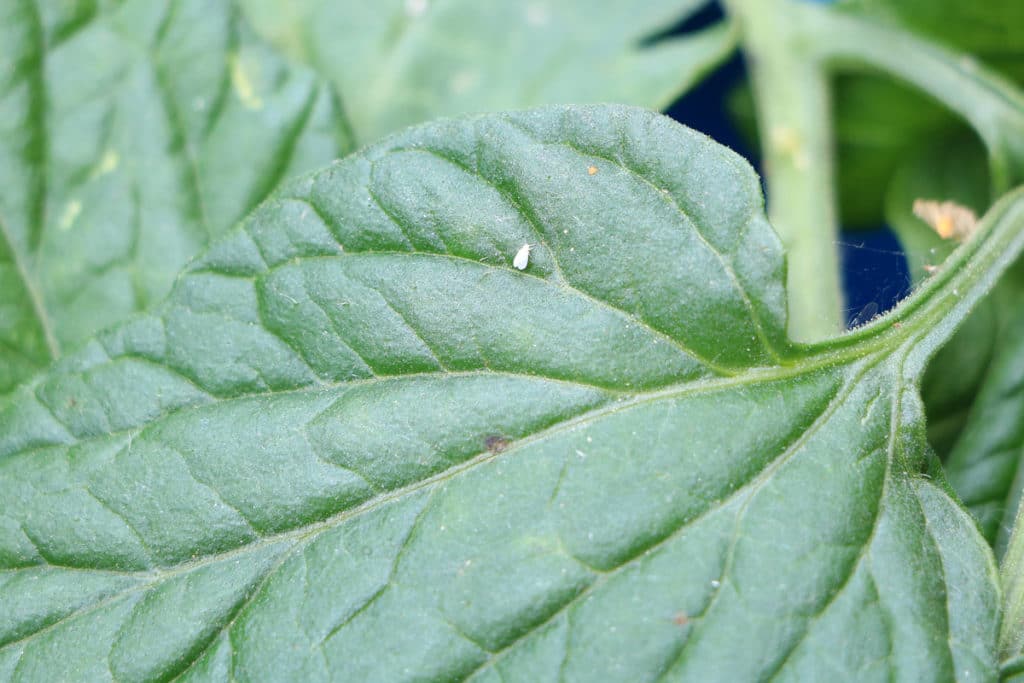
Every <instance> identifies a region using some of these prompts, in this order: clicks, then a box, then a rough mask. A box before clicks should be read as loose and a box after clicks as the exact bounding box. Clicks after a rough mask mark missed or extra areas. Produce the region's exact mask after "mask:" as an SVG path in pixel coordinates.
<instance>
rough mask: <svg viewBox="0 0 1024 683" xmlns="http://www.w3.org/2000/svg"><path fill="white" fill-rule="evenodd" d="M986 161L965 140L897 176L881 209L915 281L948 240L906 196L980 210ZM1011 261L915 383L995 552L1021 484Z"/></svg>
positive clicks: (935, 436) (1018, 327)
mask: <svg viewBox="0 0 1024 683" xmlns="http://www.w3.org/2000/svg"><path fill="white" fill-rule="evenodd" d="M987 192H988V182H987V174H986V172H985V159H984V156H983V155H982V154H981V152H980V150H978V149H977V147H976V145H974V144H972V143H971V141H961V142H959V143H957V142H952V143H950V144H948V145H946V146H945V147H943V148H932V149H930V150H925V151H922V152H921V153H920V154H918V155H917V156H916V157H915V158H913V159H910V160H908V161H907V163H906V164H905V165H904V167H903V168H902V169H900V171H899V172H898V173H897V175H896V179H895V180H894V181H893V184H892V187H891V188H890V191H889V196H888V199H887V215H888V217H889V222H890V224H891V225H892V226H893V227H894V229H895V230H896V232H897V234H898V235H899V237H900V239H901V241H902V242H903V244H904V246H905V248H906V249H907V259H908V263H909V264H910V266H911V272H912V274H913V275H914V277H915V280H918V281H920V280H922V279H923V278H925V277H926V276H927V273H926V271H925V270H924V266H925V265H928V266H929V267H940V268H941V267H943V266H942V264H943V261H944V260H945V259H946V258H947V257H948V255H949V254H950V252H951V251H952V250H953V246H954V244H953V243H952V242H949V241H944V240H942V239H941V238H939V237H938V235H937V234H936V233H935V232H934V231H933V230H932V229H931V228H929V227H928V226H927V225H926V224H925V223H924V222H923V221H921V220H920V219H918V218H916V217H915V216H913V215H912V214H911V211H910V207H911V205H912V204H913V201H914V199H917V198H929V199H937V200H953V201H955V202H957V203H959V204H961V205H963V206H966V207H969V208H971V209H974V210H975V211H978V212H980V211H981V210H982V209H984V208H985V206H986V205H987V203H988V202H987ZM1021 268H1022V266H1021V264H1017V266H1016V267H1015V269H1014V270H1013V271H1012V274H1013V276H1011V277H1006V278H1004V280H1003V281H1002V282H1000V283H999V285H998V286H997V287H996V289H995V291H994V292H993V293H992V294H991V295H990V296H989V297H987V298H986V299H985V300H983V301H982V302H981V303H980V304H979V305H978V307H977V308H976V309H975V310H974V311H973V312H972V313H971V315H970V317H968V319H967V320H966V321H965V323H964V326H963V327H962V328H961V329H960V330H959V331H958V332H957V334H956V335H955V336H954V337H953V338H952V339H951V340H950V341H949V343H948V344H946V345H945V346H944V347H943V348H942V349H941V350H940V351H939V352H938V354H937V355H936V357H935V358H934V359H933V360H932V361H931V363H930V365H929V368H928V371H927V373H926V374H925V377H924V381H923V384H922V394H923V396H924V401H925V405H926V413H927V415H928V437H929V441H930V442H931V443H932V444H933V445H934V446H935V448H936V450H937V451H938V452H939V454H940V455H942V456H943V458H944V459H945V460H946V468H947V476H948V477H949V481H950V484H951V485H952V486H953V488H954V489H955V490H956V492H957V494H958V495H959V496H960V498H961V500H963V502H964V503H965V504H966V505H967V506H968V508H969V509H970V510H971V512H972V513H973V514H974V516H975V517H976V518H977V519H978V520H979V522H980V523H981V528H982V530H983V532H984V534H985V536H986V538H988V539H989V541H990V542H991V543H992V544H993V545H994V546H995V548H996V553H997V555H1000V556H1001V555H1002V553H1003V551H1004V550H1005V548H1006V542H1007V539H1008V536H1009V532H1010V530H1011V529H1012V528H1013V520H1014V517H1015V515H1016V511H1017V508H1018V501H1019V499H1020V495H1021V494H1020V492H1021V488H1022V486H1024V481H1019V480H1018V479H1019V478H1018V475H1017V473H1018V470H1019V469H1020V463H1021V460H1022V458H1024V430H1022V425H1024V421H1022V420H1024V380H1022V377H1024V374H1022V373H1024V344H1022V343H1021V340H1022V339H1024V316H1022V314H1021V310H1020V301H1021V297H1022V296H1024V271H1022V270H1021Z"/></svg>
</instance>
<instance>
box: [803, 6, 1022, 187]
mask: <svg viewBox="0 0 1024 683" xmlns="http://www.w3.org/2000/svg"><path fill="white" fill-rule="evenodd" d="M790 9H791V10H792V12H793V13H795V14H799V15H800V21H796V22H793V23H794V25H795V26H798V27H800V30H802V31H803V36H802V38H803V40H804V41H805V44H806V45H808V46H809V51H811V52H813V57H814V58H816V60H817V61H820V62H821V63H822V65H823V66H824V67H828V68H829V69H832V70H835V69H836V68H837V67H839V68H841V67H843V66H844V65H852V66H859V67H864V66H868V67H872V68H875V69H879V70H881V71H884V72H886V73H888V74H890V75H892V76H895V77H897V78H899V79H901V80H903V81H906V82H907V83H909V84H910V85H912V86H914V87H916V88H919V89H921V90H922V91H924V92H926V93H928V94H929V95H931V96H932V97H934V98H935V99H936V100H938V101H939V102H941V103H942V104H944V105H945V106H946V107H948V108H949V109H951V110H952V111H954V112H956V113H957V114H959V115H960V116H962V117H963V118H964V119H965V120H966V121H967V122H968V123H969V124H970V125H971V127H973V128H974V129H975V130H976V131H977V133H978V135H979V136H980V137H981V139H982V141H984V143H985V146H986V147H987V149H988V153H989V158H990V164H991V170H992V184H993V193H994V195H995V196H997V197H998V196H1001V195H1002V194H1004V193H1005V192H1007V191H1008V190H1009V189H1010V188H1012V187H1013V186H1014V185H1016V184H1018V183H1021V182H1024V93H1022V92H1021V91H1020V89H1018V88H1017V87H1016V86H1015V85H1014V84H1013V83H1011V82H1010V81H1008V80H1006V79H1005V78H1003V77H1002V76H1000V75H999V74H997V73H995V72H993V71H991V70H989V69H987V68H985V67H983V66H982V65H980V64H979V63H978V62H977V60H976V59H974V58H973V57H971V56H969V55H965V54H960V53H957V52H953V51H951V50H948V49H946V48H944V47H942V46H939V45H936V44H934V43H931V42H928V41H927V40H923V39H921V38H917V37H915V36H913V35H912V34H910V33H908V32H906V31H900V30H898V29H892V28H888V27H886V26H881V25H879V24H876V23H873V22H870V21H866V20H864V19H860V18H858V17H856V16H853V15H849V14H844V13H842V12H836V11H831V10H828V9H827V8H823V7H817V6H813V5H809V4H805V5H801V6H799V7H791V8H790Z"/></svg>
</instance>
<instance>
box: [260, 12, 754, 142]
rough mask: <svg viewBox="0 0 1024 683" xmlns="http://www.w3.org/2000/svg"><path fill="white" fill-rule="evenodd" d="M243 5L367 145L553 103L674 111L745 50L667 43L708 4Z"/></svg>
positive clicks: (731, 41)
mask: <svg viewBox="0 0 1024 683" xmlns="http://www.w3.org/2000/svg"><path fill="white" fill-rule="evenodd" d="M242 4H243V6H244V7H245V10H246V12H247V14H248V16H249V17H250V18H251V19H252V21H253V24H254V25H255V26H256V27H257V29H258V30H259V31H260V32H261V34H262V35H264V36H266V37H267V38H268V39H269V40H270V41H271V42H273V43H274V44H275V45H277V46H278V47H279V48H280V49H281V50H282V51H284V52H285V53H287V54H289V55H291V56H292V57H294V58H295V59H298V60H300V61H303V62H305V63H308V64H310V65H312V66H314V67H315V68H316V69H317V71H319V72H320V73H322V74H324V75H325V76H326V77H327V78H329V79H330V80H331V82H333V83H334V84H335V86H336V87H337V88H338V90H339V92H341V94H342V98H343V99H344V102H345V111H346V112H347V114H348V115H349V117H350V119H351V121H352V127H353V129H354V131H355V134H356V137H357V138H358V139H359V140H360V141H363V142H372V141H374V140H376V139H378V138H379V137H380V136H382V135H384V134H385V133H390V132H393V131H396V130H398V129H400V128H404V127H405V126H408V125H412V124H415V123H420V122H423V121H427V120H429V119H433V118H437V117H439V116H452V115H456V114H464V113H472V112H485V111H501V110H506V109H519V108H522V107H529V106H536V105H543V104H569V103H575V104H582V103H590V102H623V103H626V104H636V105H641V106H646V107H650V108H653V109H663V108H664V107H666V106H668V105H669V104H670V103H671V102H672V101H673V100H674V99H676V98H677V97H678V96H679V95H680V94H681V93H682V92H683V91H684V90H686V89H687V88H689V87H690V86H691V85H693V84H694V83H696V82H697V81H698V80H700V79H701V78H702V77H703V75H704V74H705V73H707V72H708V71H710V70H711V69H713V68H714V67H715V66H717V65H718V64H719V63H721V62H722V61H723V60H724V59H725V58H726V57H727V56H728V55H729V54H730V53H731V52H732V51H733V49H734V47H735V44H736V37H735V34H734V33H733V32H732V31H731V30H730V29H729V28H728V27H727V26H726V25H725V24H721V25H718V26H715V27H712V28H710V29H706V30H703V31H700V32H697V33H694V34H687V35H682V36H673V37H661V38H660V39H657V38H659V36H663V35H664V34H665V33H666V32H667V31H668V30H670V29H671V28H672V27H673V25H676V24H679V23H681V22H682V21H683V20H684V19H686V18H688V17H689V16H691V15H693V14H694V13H696V12H697V11H698V10H699V9H700V8H701V7H702V6H703V5H706V4H707V0H647V1H646V2H642V3H635V2H623V1H622V0H614V1H612V2H598V3H595V2H587V1H586V0H561V1H560V2H557V3H550V2H527V3H523V2H519V1H518V0H491V1H489V2H473V1H472V0H460V1H458V2H435V1H434V0H383V1H380V2H374V3H371V4H367V3H361V2H331V1H330V0H289V1H287V2H282V1H281V0H242ZM655 39H656V40H655Z"/></svg>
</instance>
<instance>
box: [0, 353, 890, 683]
mask: <svg viewBox="0 0 1024 683" xmlns="http://www.w3.org/2000/svg"><path fill="white" fill-rule="evenodd" d="M885 359H886V355H885V354H880V355H877V356H874V357H873V358H867V359H865V360H864V362H863V364H861V365H860V367H859V368H858V372H857V373H856V374H855V375H851V376H849V377H847V378H846V379H845V380H844V382H843V384H842V385H841V386H840V388H839V389H838V391H837V392H836V394H835V395H834V396H833V397H831V398H830V399H829V402H828V404H827V405H826V407H825V409H824V410H823V411H821V412H820V413H819V414H818V415H817V416H816V417H815V419H814V421H813V423H812V424H811V425H810V426H809V427H808V428H807V429H805V430H803V431H802V432H801V433H800V435H799V436H798V437H797V438H796V439H794V440H792V441H791V442H790V443H787V444H786V445H785V446H784V447H783V449H781V451H780V452H779V453H778V455H777V456H775V457H774V458H773V459H772V460H771V461H770V462H768V463H767V464H766V465H765V466H764V467H763V468H761V469H760V470H759V471H758V473H757V474H756V475H755V476H754V477H753V478H752V479H750V480H748V481H745V482H743V483H742V484H740V485H739V486H737V487H736V488H735V489H734V490H732V492H731V493H730V494H729V495H728V496H726V497H725V498H723V499H722V500H720V501H718V502H716V503H714V504H712V505H710V506H709V507H708V508H707V509H705V510H703V511H701V512H700V513H698V514H697V515H696V516H694V517H692V518H690V519H687V520H686V521H684V522H683V523H681V524H680V525H679V526H677V527H676V528H674V529H672V530H671V531H669V532H668V533H667V535H666V536H664V537H663V538H660V539H658V540H656V541H654V542H653V543H651V544H650V545H648V546H645V547H644V548H642V549H640V550H638V551H636V552H635V553H633V554H631V555H630V556H629V557H627V558H625V559H622V560H621V561H618V562H617V563H616V564H615V565H614V566H613V567H611V568H609V569H597V568H594V567H590V570H591V571H592V572H594V573H597V574H598V575H597V578H596V579H595V580H594V581H593V583H591V584H590V585H589V586H587V587H586V588H584V589H583V590H582V591H581V592H580V593H578V594H577V595H575V596H573V597H572V598H571V599H570V600H569V601H567V602H566V603H564V604H562V605H560V606H559V607H558V608H557V609H555V610H554V611H553V612H552V613H551V614H550V615H549V616H548V617H547V618H545V621H544V622H542V623H539V624H537V625H534V626H531V627H529V629H528V630H527V631H525V632H523V634H521V635H520V636H518V637H516V638H515V639H514V640H513V641H511V642H510V643H508V644H507V645H505V646H504V647H502V648H501V649H499V650H496V651H494V652H488V656H487V658H486V659H485V660H484V661H483V663H481V665H480V666H479V667H478V668H477V669H476V670H474V672H475V671H478V670H480V669H483V668H484V667H486V666H488V665H490V664H494V663H495V660H496V659H497V658H498V657H500V656H502V654H503V653H504V652H505V651H507V650H509V649H510V648H511V647H513V646H514V645H515V643H516V642H519V641H520V640H522V639H524V638H526V637H528V636H529V635H530V634H531V633H535V632H537V631H538V630H539V629H542V628H544V626H545V625H547V624H549V623H550V622H551V621H553V620H555V618H557V616H558V615H559V614H561V613H563V612H564V610H565V609H567V608H569V607H570V606H571V605H572V604H575V603H578V602H579V601H580V600H581V599H583V598H584V597H586V596H587V595H589V594H590V593H592V592H593V591H594V590H596V589H597V588H599V587H600V586H601V585H603V584H604V583H606V582H607V581H608V578H609V577H611V575H614V574H615V573H616V572H618V571H621V570H622V569H623V568H624V567H626V566H628V565H629V564H630V563H631V562H633V561H635V560H636V559H637V558H640V557H643V556H645V555H647V554H649V553H650V552H652V551H654V550H656V549H657V548H658V547H660V546H662V545H664V544H665V543H668V542H669V541H671V540H672V539H673V538H675V537H676V536H677V535H678V533H680V532H681V531H683V530H685V529H686V528H688V527H690V526H692V525H693V524H695V523H698V522H699V521H700V520H701V519H703V518H706V517H707V516H708V515H710V514H713V513H714V512H716V511H718V510H721V509H724V508H726V507H727V506H728V505H730V504H732V503H733V502H734V501H736V500H739V499H740V498H741V497H742V496H745V495H748V494H750V492H751V490H752V489H753V488H756V487H757V486H759V485H762V484H763V483H764V482H765V481H767V480H768V479H769V478H770V477H771V476H773V475H774V473H775V472H776V471H777V470H778V469H779V468H780V467H781V466H782V464H784V463H785V462H786V461H787V460H788V459H790V457H792V456H793V455H794V454H795V453H797V452H798V451H799V450H800V447H801V446H802V445H803V444H804V443H806V441H807V440H808V439H809V438H810V437H811V436H813V435H814V434H815V433H816V432H817V430H818V429H819V428H820V427H821V426H822V425H824V424H826V423H827V422H828V420H829V419H830V417H831V416H833V415H834V414H835V413H836V411H837V410H839V408H840V407H841V405H842V404H843V403H844V401H845V400H846V398H848V397H849V395H850V393H851V392H852V390H853V388H854V387H855V386H856V384H857V382H858V380H859V379H860V378H861V377H863V376H864V375H865V374H866V373H868V372H869V371H870V370H872V369H873V368H876V367H877V366H878V365H880V364H881V362H883V361H884V360H885ZM472 374H490V375H495V374H496V373H472ZM427 375H428V376H429V374H427ZM777 379H778V377H774V376H772V374H769V373H765V374H764V376H762V377H756V378H754V379H753V380H748V381H740V379H739V378H722V379H717V380H707V381H700V382H697V383H694V384H693V385H688V386H685V387H671V388H666V389H662V390H657V391H653V392H646V393H643V394H637V395H634V398H633V399H632V400H628V401H621V402H615V403H613V404H611V405H608V404H603V405H601V407H599V408H597V409H593V410H590V411H586V412H584V413H582V414H580V415H577V416H573V417H572V418H569V419H566V420H561V421H559V422H558V423H556V424H554V425H551V426H549V427H547V428H545V429H542V430H540V431H539V432H536V433H535V434H530V435H527V436H523V437H521V438H519V439H517V440H516V442H515V443H514V444H513V445H512V446H510V447H509V449H508V450H506V451H503V452H502V453H490V452H488V451H483V452H482V453H480V454H478V455H477V456H475V457H473V458H471V459H469V460H467V461H464V462H463V463H460V464H458V465H455V466H453V467H450V468H447V469H445V470H443V471H441V472H438V473H436V474H434V475H432V476H430V477H427V478H424V479H421V480H419V481H416V482H413V483H411V484H408V485H406V486H401V487H398V488H395V489H393V490H391V492H388V493H385V494H380V495H378V496H375V497H373V498H371V499H369V500H367V501H365V502H364V503H361V504H360V505H358V506H356V507H354V508H350V509H348V510H342V511H340V512H338V513H336V514H334V515H332V516H331V517H329V518H327V519H324V520H321V521H318V522H313V523H310V524H305V525H302V526H299V527H296V528H293V529H290V530H288V531H283V532H281V533H276V535H273V536H268V537H263V538H261V539H259V540H258V541H255V542H253V543H248V544H246V545H244V546H240V547H238V548H233V549H231V550H228V551H225V552H222V553H217V554H212V555H207V556H205V557H203V558H201V559H197V560H193V561H186V562H182V563H179V564H177V565H174V566H172V567H170V568H157V569H150V570H141V571H122V570H112V569H91V568H88V567H75V566H63V565H53V564H49V563H47V564H46V565H33V566H27V567H17V568H12V569H8V571H17V570H23V569H34V568H37V567H39V566H49V567H52V568H56V569H63V570H76V571H98V572H102V573H106V574H116V575H125V577H130V578H141V579H142V580H143V581H141V582H140V583H138V584H136V585H134V586H131V587H128V588H125V589H123V590H121V591H117V592H115V593H112V594H111V595H108V596H105V597H104V598H103V599H101V600H99V601H97V602H96V603H93V604H91V605H88V606H86V607H83V608H81V609H79V610H76V611H74V612H72V613H69V614H67V615H65V616H61V617H60V618H59V620H56V621H55V622H53V623H51V624H48V625H46V626H45V627H43V628H42V629H40V630H38V631H36V632H34V633H31V634H28V635H26V636H23V637H22V638H19V639H18V640H15V641H10V642H8V643H5V644H4V645H3V646H0V650H4V649H7V648H9V647H11V646H16V645H17V644H19V643H23V642H25V641H29V640H31V639H33V638H36V637H38V636H40V635H41V634H43V633H46V632H48V631H50V630H52V629H55V628H57V627H58V626H59V625H60V624H62V623H65V622H68V621H71V620H73V618H76V617H78V616H82V615H85V614H88V613H90V612H93V611H95V610H97V609H100V608H102V607H103V606H105V605H109V604H112V603H114V602H116V601H118V600H120V599H122V598H124V597H125V596H127V595H130V594H132V593H135V592H139V591H145V590H147V589H150V588H152V587H153V586H155V585H158V584H160V583H163V582H165V581H169V580H171V579H173V578H175V577H177V575H180V574H184V573H188V572H190V571H193V570H196V569H200V568H202V567H204V566H208V565H211V564H216V563H219V562H222V561H226V560H229V559H230V558H231V557H236V556H240V557H245V556H246V555H247V554H248V553H251V552H254V551H258V550H261V549H264V548H268V547H270V546H273V545H279V544H280V545H285V544H288V543H291V546H292V547H291V548H289V549H287V550H284V551H283V554H282V558H280V559H279V560H276V561H274V562H273V563H272V565H271V566H270V567H268V569H267V571H266V573H264V575H263V577H261V578H260V580H259V582H258V584H259V585H260V586H261V585H263V584H264V583H265V582H266V581H267V580H268V579H269V577H270V575H272V573H273V571H274V570H275V569H276V568H278V567H280V566H281V565H282V564H283V563H284V562H285V561H286V560H287V559H288V558H290V557H292V556H294V553H295V551H296V550H297V549H299V548H300V547H301V546H302V545H304V543H306V542H308V541H310V540H312V539H313V538H315V537H317V536H318V535H319V533H322V532H324V531H328V530H331V529H333V528H335V527H336V526H337V525H338V524H340V523H343V522H344V521H346V520H348V519H351V518H354V517H357V516H359V515H361V514H365V513H367V512H370V511H372V510H375V509H378V508H379V507H381V506H384V505H387V504H388V503H391V502H394V501H397V500H400V499H402V498H404V497H407V496H409V495H411V494H414V493H416V492H418V490H422V489H425V488H428V487H430V486H432V485H434V484H436V483H438V482H440V481H444V480H447V479H451V478H453V477H456V476H458V475H460V474H462V473H464V472H466V471H468V470H471V469H473V468H475V467H477V466H479V465H482V464H485V463H488V462H492V461H494V460H497V459H498V458H500V457H504V456H506V455H510V454H514V453H515V452H516V451H518V450H519V449H520V447H522V446H527V445H529V444H530V443H532V442H535V441H539V440H543V439H546V438H548V437H550V436H551V435H552V434H555V433H559V432H562V431H567V430H570V429H573V428H575V427H579V426H580V425H583V424H587V423H588V422H592V421H596V420H600V419H603V418H605V417H607V416H609V415H613V414H614V413H616V412H618V411H620V410H627V409H632V408H635V407H636V405H639V404H642V403H645V402H651V401H654V400H664V399H671V398H678V397H682V396H694V395H702V394H708V393H713V392H715V391H724V390H727V389H729V388H731V387H733V386H736V385H745V386H750V385H756V384H758V383H761V382H773V381H777ZM374 381H379V380H366V381H364V382H360V383H368V382H374ZM556 381H557V380H556ZM257 593H258V590H255V591H253V592H252V593H251V594H250V595H249V596H248V597H247V598H246V599H245V600H244V601H243V603H242V604H240V605H239V606H238V608H237V609H236V610H234V611H233V613H232V616H231V618H230V620H229V621H228V623H225V626H223V627H219V628H218V629H217V631H216V633H222V632H223V631H224V629H225V628H227V626H228V625H229V622H231V621H233V618H234V617H236V616H237V614H239V613H241V611H242V610H243V609H244V607H245V606H246V605H247V604H248V603H249V602H250V601H251V600H252V599H253V598H254V597H255V596H256V594H257ZM710 604H711V603H710ZM710 604H709V606H710ZM214 639H215V637H214V638H211V639H210V641H209V642H208V643H207V645H206V646H204V648H203V652H205V651H206V650H207V649H208V648H209V645H210V643H212V642H213V641H214ZM201 654H202V653H201ZM199 658H200V657H197V659H196V660H198V659H199ZM193 664H195V661H194V663H193ZM190 666H191V665H188V667H186V668H185V669H184V670H182V671H181V672H179V674H177V676H180V675H181V674H182V673H184V672H185V671H187V670H188V668H189V667H190Z"/></svg>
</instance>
